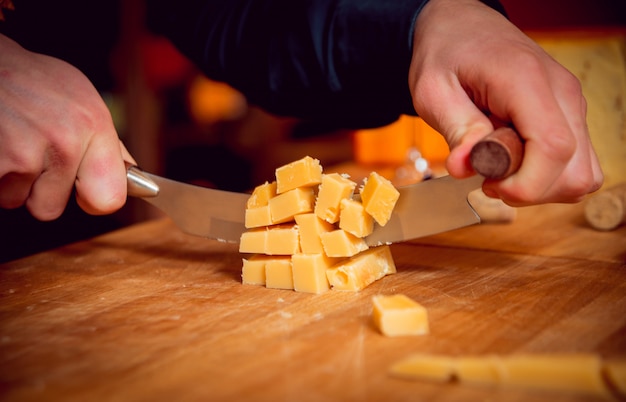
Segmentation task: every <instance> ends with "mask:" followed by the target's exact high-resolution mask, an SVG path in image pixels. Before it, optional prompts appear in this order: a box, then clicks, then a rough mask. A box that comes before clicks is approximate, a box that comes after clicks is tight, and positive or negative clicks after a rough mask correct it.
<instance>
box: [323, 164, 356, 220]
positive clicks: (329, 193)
mask: <svg viewBox="0 0 626 402" xmlns="http://www.w3.org/2000/svg"><path fill="white" fill-rule="evenodd" d="M355 188H356V183H355V182H353V181H352V180H350V179H348V178H346V177H344V176H342V175H340V174H338V173H331V174H325V175H322V183H321V184H320V187H319V193H318V196H317V202H316V203H315V214H316V215H317V216H318V217H319V218H320V219H323V220H325V221H326V222H330V223H335V222H337V221H338V220H339V211H340V206H341V201H342V200H345V199H349V198H352V195H353V194H354V189H355Z"/></svg>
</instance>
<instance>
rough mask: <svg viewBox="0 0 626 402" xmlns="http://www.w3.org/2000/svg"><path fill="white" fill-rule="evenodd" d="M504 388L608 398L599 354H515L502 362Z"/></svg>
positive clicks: (502, 383)
mask: <svg viewBox="0 0 626 402" xmlns="http://www.w3.org/2000/svg"><path fill="white" fill-rule="evenodd" d="M500 367H502V378H501V385H504V386H514V387H519V388H526V389H546V390H553V391H569V392H581V393H589V394H598V395H606V393H607V389H606V385H605V383H604V381H603V379H602V370H601V369H602V363H601V360H600V357H599V356H597V355H595V354H549V355H547V354H546V355H513V356H509V357H507V358H504V359H502V364H501V366H500Z"/></svg>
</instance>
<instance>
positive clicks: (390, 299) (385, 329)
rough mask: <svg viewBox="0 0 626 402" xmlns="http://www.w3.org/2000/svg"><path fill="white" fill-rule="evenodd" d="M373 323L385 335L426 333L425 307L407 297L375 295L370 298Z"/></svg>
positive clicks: (426, 317) (426, 314) (400, 295)
mask: <svg viewBox="0 0 626 402" xmlns="http://www.w3.org/2000/svg"><path fill="white" fill-rule="evenodd" d="M372 302H373V304H374V311H373V313H372V316H373V318H374V324H375V325H376V327H377V328H378V329H379V331H380V332H381V333H382V334H383V335H385V336H402V335H425V334H428V332H429V331H428V313H427V312H426V308H425V307H424V306H422V305H421V304H419V303H417V302H416V301H414V300H412V299H410V298H409V297H407V296H405V295H402V294H396V295H391V296H383V295H377V296H374V297H373V299H372Z"/></svg>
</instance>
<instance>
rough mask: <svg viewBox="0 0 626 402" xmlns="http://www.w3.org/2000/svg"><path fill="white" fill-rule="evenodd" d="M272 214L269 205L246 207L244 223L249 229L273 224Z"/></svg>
mask: <svg viewBox="0 0 626 402" xmlns="http://www.w3.org/2000/svg"><path fill="white" fill-rule="evenodd" d="M272 224H273V222H272V214H271V213H270V207H269V205H265V206H262V207H254V208H248V209H246V214H245V220H244V225H245V227H246V228H247V229H252V228H259V227H261V226H269V225H272Z"/></svg>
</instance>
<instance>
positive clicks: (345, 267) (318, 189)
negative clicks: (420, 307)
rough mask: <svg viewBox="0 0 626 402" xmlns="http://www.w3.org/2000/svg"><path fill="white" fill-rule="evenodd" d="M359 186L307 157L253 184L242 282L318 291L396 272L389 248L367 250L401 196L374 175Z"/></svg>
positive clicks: (243, 246) (350, 287)
mask: <svg viewBox="0 0 626 402" xmlns="http://www.w3.org/2000/svg"><path fill="white" fill-rule="evenodd" d="M356 187H357V183H355V182H354V181H352V180H350V179H349V178H347V177H345V176H343V175H340V174H337V173H330V174H324V173H323V171H322V166H321V165H320V162H319V160H317V159H314V158H311V157H309V156H307V157H304V158H302V159H300V160H297V161H295V162H292V163H290V164H288V165H285V166H282V167H280V168H278V169H276V181H273V182H271V183H270V182H266V183H265V184H262V185H260V186H258V187H256V188H255V189H254V191H253V193H252V195H251V196H250V199H249V200H248V203H247V207H246V215H245V225H246V228H247V229H248V230H247V231H246V232H245V233H243V234H242V236H241V241H240V244H239V251H240V252H241V253H245V254H249V255H248V256H246V257H245V258H244V259H243V268H242V279H243V283H244V284H251V285H265V286H266V287H268V288H276V289H293V290H296V291H299V292H308V293H323V292H325V291H327V290H329V289H331V288H332V289H337V290H352V291H358V290H361V289H363V288H365V287H366V286H368V285H369V284H371V283H373V282H374V281H376V280H378V279H380V278H382V277H384V276H385V275H388V274H392V273H395V272H396V267H395V264H394V262H393V259H392V256H391V251H390V250H389V246H387V245H382V246H378V247H374V248H369V246H368V245H367V243H366V242H365V240H364V238H365V237H366V236H367V235H369V234H370V233H372V231H373V230H374V225H375V222H376V223H377V224H379V225H381V226H382V225H385V224H386V223H387V221H388V220H389V218H390V217H391V213H392V211H393V208H394V206H395V203H396V201H397V200H398V197H399V195H400V194H399V192H398V190H396V189H395V188H394V187H393V185H392V184H391V182H389V181H388V180H387V179H385V178H383V177H382V176H380V175H378V174H377V173H375V172H374V173H372V174H371V175H370V176H369V177H368V178H367V179H366V180H365V183H364V185H363V186H362V187H361V188H360V200H357V199H355V198H353V196H354V192H355V190H356Z"/></svg>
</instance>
